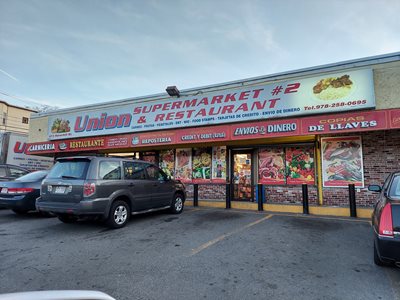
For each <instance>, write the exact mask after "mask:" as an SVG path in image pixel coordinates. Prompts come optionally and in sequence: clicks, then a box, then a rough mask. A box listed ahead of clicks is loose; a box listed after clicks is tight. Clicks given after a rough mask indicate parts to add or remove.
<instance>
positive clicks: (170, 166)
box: [159, 150, 175, 178]
mask: <svg viewBox="0 0 400 300" xmlns="http://www.w3.org/2000/svg"><path fill="white" fill-rule="evenodd" d="M159 157H160V169H161V170H163V171H164V172H165V174H167V175H168V176H171V178H174V175H175V174H174V173H175V172H174V171H175V160H174V150H161V151H160V156H159Z"/></svg>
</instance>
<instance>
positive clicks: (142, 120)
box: [48, 69, 375, 140]
mask: <svg viewBox="0 0 400 300" xmlns="http://www.w3.org/2000/svg"><path fill="white" fill-rule="evenodd" d="M373 86H374V85H373V77H372V70H370V69H367V70H357V71H344V72H341V73H336V74H324V75H320V76H318V77H312V78H306V79H301V80H293V81H285V82H278V83H270V84H264V85H259V86H252V87H245V88H238V89H231V90H227V91H225V92H222V91H219V92H214V93H204V94H200V95H198V96H190V97H186V98H182V99H180V98H178V99H177V98H169V99H164V100H155V101H146V102H137V103H134V104H126V105H118V106H116V107H115V108H109V109H107V112H105V111H103V110H101V109H97V110H92V111H89V112H79V113H71V114H65V115H63V116H60V117H57V116H55V117H49V121H48V138H49V140H57V139H68V138H77V137H87V136H99V135H111V134H122V133H132V132H135V133H140V132H144V131H158V130H165V129H172V128H181V127H183V126H184V127H195V126H196V127H197V126H204V125H216V124H222V123H235V122H243V121H252V120H265V119H273V118H282V117H291V116H300V115H311V114H321V113H330V112H343V111H351V110H361V109H367V108H374V107H375V97H374V87H373Z"/></svg>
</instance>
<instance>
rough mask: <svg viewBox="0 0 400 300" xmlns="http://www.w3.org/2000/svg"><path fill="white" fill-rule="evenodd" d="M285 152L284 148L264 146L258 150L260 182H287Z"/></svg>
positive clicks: (272, 183)
mask: <svg viewBox="0 0 400 300" xmlns="http://www.w3.org/2000/svg"><path fill="white" fill-rule="evenodd" d="M284 157H285V152H284V151H283V148H264V149H260V151H259V152H258V181H259V183H260V184H271V185H274V184H285V163H284Z"/></svg>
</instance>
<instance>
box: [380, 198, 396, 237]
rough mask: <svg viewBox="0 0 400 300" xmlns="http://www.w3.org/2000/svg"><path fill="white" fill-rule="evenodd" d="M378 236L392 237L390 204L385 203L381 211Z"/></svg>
mask: <svg viewBox="0 0 400 300" xmlns="http://www.w3.org/2000/svg"><path fill="white" fill-rule="evenodd" d="M379 234H380V235H384V236H393V220H392V206H391V205H390V203H387V204H386V205H385V207H384V208H383V210H382V213H381V220H380V222H379Z"/></svg>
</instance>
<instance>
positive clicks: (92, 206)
mask: <svg viewBox="0 0 400 300" xmlns="http://www.w3.org/2000/svg"><path fill="white" fill-rule="evenodd" d="M185 197H186V192H185V187H184V185H183V184H182V183H181V182H180V181H176V180H173V179H171V178H169V177H168V176H167V175H166V174H165V173H164V172H163V171H162V170H161V169H159V168H158V167H157V166H155V165H153V164H150V163H148V162H144V161H139V160H129V159H123V158H109V157H91V156H88V157H68V158H60V159H58V160H57V163H56V164H55V165H54V166H53V168H52V169H51V170H50V172H49V174H48V175H47V177H46V179H45V180H44V181H43V182H42V187H41V195H40V197H39V198H38V199H37V200H36V208H37V209H38V210H39V211H44V212H51V213H54V214H56V215H57V216H58V218H59V219H60V220H61V221H62V222H64V223H71V222H74V221H76V220H77V219H78V218H79V217H81V216H99V217H101V218H102V219H103V220H105V221H106V223H107V224H108V226H110V227H111V228H120V227H123V226H125V225H126V223H127V222H128V220H129V217H130V216H131V214H137V213H144V212H150V211H155V210H161V209H169V210H170V211H171V212H172V213H174V214H179V213H181V212H182V210H183V206H184V203H185Z"/></svg>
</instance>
